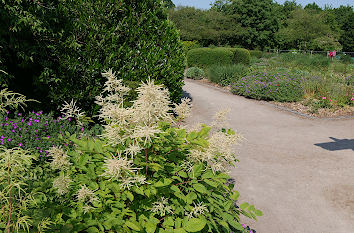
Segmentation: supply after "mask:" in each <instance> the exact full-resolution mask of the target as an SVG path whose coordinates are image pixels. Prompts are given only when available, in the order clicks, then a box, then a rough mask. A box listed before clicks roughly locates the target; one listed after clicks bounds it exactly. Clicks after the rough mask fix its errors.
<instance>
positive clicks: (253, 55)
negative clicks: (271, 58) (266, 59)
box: [249, 50, 263, 58]
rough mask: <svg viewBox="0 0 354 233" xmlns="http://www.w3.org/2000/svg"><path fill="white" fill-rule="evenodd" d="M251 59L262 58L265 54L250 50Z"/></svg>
mask: <svg viewBox="0 0 354 233" xmlns="http://www.w3.org/2000/svg"><path fill="white" fill-rule="evenodd" d="M249 52H250V55H251V57H256V58H261V57H262V54H263V52H262V51H260V50H249Z"/></svg>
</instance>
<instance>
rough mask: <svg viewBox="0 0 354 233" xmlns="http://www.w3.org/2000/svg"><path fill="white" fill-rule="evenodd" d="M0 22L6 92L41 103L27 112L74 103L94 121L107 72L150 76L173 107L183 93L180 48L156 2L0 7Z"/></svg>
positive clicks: (10, 4) (127, 76)
mask: <svg viewBox="0 0 354 233" xmlns="http://www.w3.org/2000/svg"><path fill="white" fill-rule="evenodd" d="M0 21H1V22H2V23H1V25H0V49H1V50H0V57H1V62H2V63H1V66H2V67H1V68H0V69H1V70H4V71H6V72H7V73H8V76H9V77H8V78H10V80H11V82H9V88H10V89H11V90H13V91H15V92H18V93H21V94H24V95H25V96H27V97H28V98H32V99H36V100H38V101H40V102H41V104H40V105H39V104H36V105H35V106H34V105H29V106H30V107H31V109H37V110H39V109H41V110H45V111H46V112H49V110H52V111H56V110H57V109H56V107H57V106H59V105H61V104H63V103H64V101H65V100H68V99H74V100H75V101H76V102H78V103H79V104H80V106H82V108H83V109H84V110H85V111H86V112H87V114H88V115H90V116H91V115H93V114H94V113H95V112H96V111H97V110H98V107H97V106H96V105H95V104H94V98H95V96H96V95H98V93H99V92H100V90H101V89H102V86H103V83H104V79H102V76H101V75H100V71H101V70H104V69H108V68H109V67H113V68H115V70H116V71H117V72H118V73H119V75H120V77H121V78H122V79H123V80H130V81H139V82H140V81H141V79H145V77H148V76H149V77H151V78H154V79H155V80H156V82H158V83H161V84H164V85H165V86H166V87H167V88H168V89H169V91H170V93H171V98H172V100H173V101H175V102H177V101H178V100H179V99H180V97H181V95H182V86H183V72H184V56H183V51H182V43H181V41H180V39H179V34H178V31H177V30H176V28H175V26H174V24H173V23H171V22H170V21H169V20H168V18H167V12H166V9H165V8H164V7H163V5H162V4H161V2H160V1H151V0H141V1H120V2H119V4H114V3H112V1H110V0H102V1H84V0H78V1H54V2H53V1H49V2H46V3H45V4H44V3H43V4H42V3H37V2H30V3H28V1H25V0H19V1H1V2H0ZM127 22H129V23H127ZM3 75H5V74H3V72H0V80H2V79H3ZM6 78H7V77H6Z"/></svg>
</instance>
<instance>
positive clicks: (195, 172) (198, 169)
mask: <svg viewBox="0 0 354 233" xmlns="http://www.w3.org/2000/svg"><path fill="white" fill-rule="evenodd" d="M202 171H203V164H201V163H199V164H196V165H194V166H193V168H192V170H191V171H190V173H189V177H190V178H197V177H199V176H200V175H201V174H202Z"/></svg>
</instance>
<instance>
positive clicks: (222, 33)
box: [169, 7, 244, 46]
mask: <svg viewBox="0 0 354 233" xmlns="http://www.w3.org/2000/svg"><path fill="white" fill-rule="evenodd" d="M169 18H170V19H171V20H172V21H173V22H174V23H175V24H176V26H177V28H178V29H179V30H180V35H181V39H182V40H188V41H191V40H197V41H199V43H200V44H202V45H203V46H208V45H210V44H214V45H223V44H230V45H234V44H237V43H238V42H239V41H240V40H241V37H242V35H243V32H244V30H243V29H242V28H241V26H240V24H238V23H237V21H236V20H235V18H234V17H233V16H232V15H225V14H223V13H222V12H219V11H216V10H215V9H210V10H201V9H195V8H194V7H177V8H175V9H172V10H170V12H169Z"/></svg>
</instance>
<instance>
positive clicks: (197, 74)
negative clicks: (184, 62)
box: [186, 67, 205, 80]
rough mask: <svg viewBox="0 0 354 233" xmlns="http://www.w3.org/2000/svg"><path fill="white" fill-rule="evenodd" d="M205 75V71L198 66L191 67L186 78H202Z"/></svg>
mask: <svg viewBox="0 0 354 233" xmlns="http://www.w3.org/2000/svg"><path fill="white" fill-rule="evenodd" d="M204 76H205V74H204V71H203V70H202V69H200V68H198V67H190V68H188V69H187V71H186V78H191V79H196V80H199V79H202V78H203V77H204Z"/></svg>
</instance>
